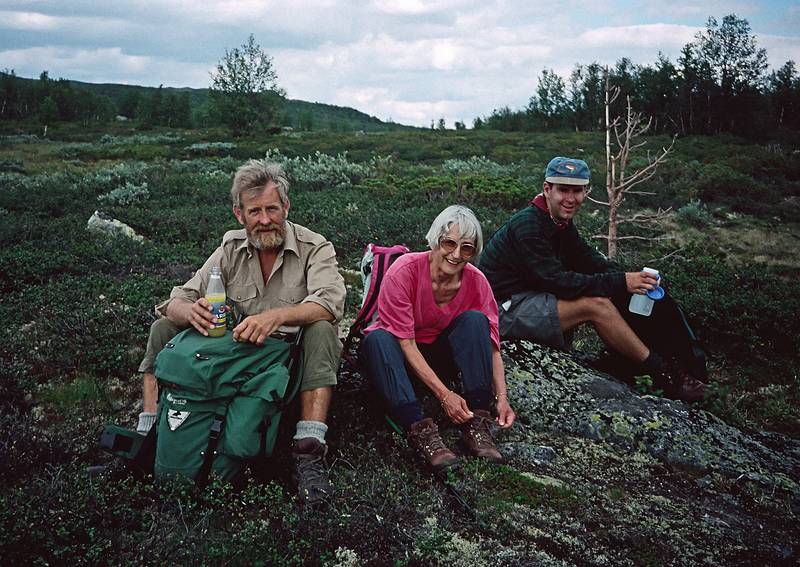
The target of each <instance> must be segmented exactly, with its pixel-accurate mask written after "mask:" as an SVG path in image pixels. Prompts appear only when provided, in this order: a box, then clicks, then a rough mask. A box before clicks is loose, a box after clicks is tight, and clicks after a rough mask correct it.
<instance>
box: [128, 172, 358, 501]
mask: <svg viewBox="0 0 800 567" xmlns="http://www.w3.org/2000/svg"><path fill="white" fill-rule="evenodd" d="M288 193H289V182H288V180H287V178H286V174H285V173H284V171H283V169H282V168H281V166H280V165H278V164H275V163H272V162H268V161H264V160H261V161H259V160H250V161H249V162H247V163H246V164H245V165H243V166H241V167H240V168H239V169H238V170H237V171H236V175H235V177H234V180H233V186H232V187H231V198H232V201H233V214H234V215H235V216H236V219H237V220H238V221H239V223H240V224H241V225H242V226H243V227H244V228H243V229H239V230H232V231H228V232H227V233H226V234H225V236H224V237H223V238H222V244H221V245H220V247H219V248H217V249H216V250H215V251H214V253H213V254H212V255H211V256H210V257H209V258H208V260H206V262H205V264H203V267H202V268H200V269H199V270H198V271H197V273H195V275H194V276H193V277H192V278H191V279H190V280H189V281H188V282H186V283H185V284H184V285H182V286H178V287H175V288H173V289H172V293H171V294H170V298H169V299H168V300H167V301H165V302H163V303H162V304H160V305H158V306H156V311H157V313H158V314H159V315H160V317H159V319H158V320H156V321H155V322H154V323H153V326H152V328H151V331H150V338H149V340H148V345H147V353H146V354H145V358H144V360H143V361H142V363H141V365H140V366H139V371H140V372H142V373H143V374H144V404H143V408H142V409H143V411H142V413H141V414H140V415H139V424H138V427H137V431H138V432H139V433H142V434H145V433H146V432H147V431H148V430H149V429H150V427H152V425H153V423H154V421H155V416H156V407H157V400H158V385H157V382H156V377H155V375H154V374H153V370H154V363H155V357H156V355H157V354H158V352H160V350H161V349H162V348H163V346H164V345H165V344H166V343H167V342H168V341H169V340H170V339H171V338H172V337H173V336H174V335H175V334H177V333H178V332H179V331H180V330H181V329H185V328H188V327H193V328H194V329H196V330H197V331H198V332H200V333H202V334H204V335H208V330H209V329H210V328H212V327H213V324H212V319H213V316H212V314H211V305H210V303H209V302H208V301H207V300H206V299H205V292H206V288H207V286H208V282H209V278H210V272H211V268H212V267H213V266H219V267H220V268H221V271H222V279H223V282H225V288H226V295H227V298H228V300H229V302H231V303H232V304H233V311H234V313H236V314H237V315H238V316H239V318H240V319H241V322H240V323H239V324H238V325H237V326H236V327H235V328H234V329H233V338H234V339H235V340H237V341H249V342H252V343H255V344H262V343H263V342H264V340H265V339H266V338H267V337H269V336H270V335H271V334H273V333H275V332H276V331H278V329H279V328H281V327H287V326H299V327H304V332H303V339H302V340H303V349H302V352H303V354H302V356H303V375H302V377H301V383H300V421H299V422H298V423H297V430H296V433H295V436H294V446H293V451H292V455H293V464H294V466H293V477H294V478H295V481H296V482H297V484H298V492H299V494H300V497H301V500H302V501H303V502H304V503H313V502H316V501H319V500H323V499H325V498H326V497H327V496H329V495H330V494H331V492H332V488H331V485H330V482H329V480H328V471H327V466H326V465H325V455H326V453H327V449H328V447H327V444H326V443H325V433H326V431H327V429H328V428H327V425H326V424H325V421H326V418H327V413H328V408H329V406H330V401H331V397H332V395H333V386H335V385H336V370H337V368H338V360H339V356H340V353H341V342H340V341H339V339H338V335H337V332H336V326H335V325H336V324H337V323H338V322H339V320H340V319H341V317H342V313H343V311H344V300H345V286H344V280H343V278H342V276H341V274H340V273H339V271H338V264H337V262H336V252H335V251H334V248H333V245H332V244H331V243H330V242H329V241H328V240H326V239H325V238H324V237H323V236H321V235H319V234H317V233H315V232H312V231H311V230H309V229H307V228H305V227H303V226H300V225H298V224H295V223H292V222H290V221H289V220H287V217H288V214H289V195H288Z"/></svg>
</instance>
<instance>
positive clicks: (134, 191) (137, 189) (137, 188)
mask: <svg viewBox="0 0 800 567" xmlns="http://www.w3.org/2000/svg"><path fill="white" fill-rule="evenodd" d="M149 197H150V190H149V189H148V188H147V183H142V184H141V185H134V184H133V183H130V182H127V183H125V185H123V186H122V187H117V188H116V189H114V190H112V191H110V192H109V193H105V194H103V195H100V196H99V197H98V198H97V200H98V201H100V202H101V203H103V204H106V205H120V206H123V207H127V206H129V205H132V204H134V203H141V202H142V201H146V200H147V199H148V198H149Z"/></svg>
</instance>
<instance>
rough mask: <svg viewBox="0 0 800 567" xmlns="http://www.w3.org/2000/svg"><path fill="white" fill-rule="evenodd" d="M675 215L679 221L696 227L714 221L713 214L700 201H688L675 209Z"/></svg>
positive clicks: (701, 226)
mask: <svg viewBox="0 0 800 567" xmlns="http://www.w3.org/2000/svg"><path fill="white" fill-rule="evenodd" d="M675 216H677V218H678V221H679V222H681V223H683V224H686V225H689V226H694V227H696V228H703V227H706V226H708V225H710V224H712V223H713V222H714V218H713V216H712V215H711V213H710V212H709V211H708V209H707V208H706V207H705V205H703V203H701V202H700V201H689V202H688V203H687V204H685V205H684V206H682V207H681V208H680V209H678V210H677V211H675Z"/></svg>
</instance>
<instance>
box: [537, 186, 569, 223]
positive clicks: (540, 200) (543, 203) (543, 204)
mask: <svg viewBox="0 0 800 567" xmlns="http://www.w3.org/2000/svg"><path fill="white" fill-rule="evenodd" d="M530 204H531V205H534V206H536V207H538V208H540V209H541V210H543V211H544V212H546V213H547V214H548V216H549V217H550V220H552V221H553V224H555V225H556V230H564V229H565V228H567V227H568V226H569V220H565V221H562V220H558V219H556V218H554V217H553V215H551V214H550V209H548V208H547V199H545V198H544V193H539V194H538V195H536V197H534V198H533V199H532V200H531V203H530Z"/></svg>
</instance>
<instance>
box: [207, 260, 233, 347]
mask: <svg viewBox="0 0 800 567" xmlns="http://www.w3.org/2000/svg"><path fill="white" fill-rule="evenodd" d="M206 300H207V301H208V302H209V303H210V304H211V309H212V313H213V315H214V321H213V323H214V328H213V329H209V330H208V336H209V337H221V336H223V335H224V334H225V329H226V323H227V319H228V306H227V305H226V304H225V284H224V283H222V270H221V269H220V268H219V266H214V267H213V268H211V278H210V279H209V281H208V289H206Z"/></svg>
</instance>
